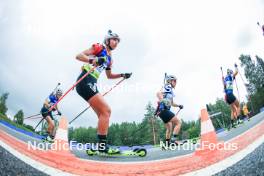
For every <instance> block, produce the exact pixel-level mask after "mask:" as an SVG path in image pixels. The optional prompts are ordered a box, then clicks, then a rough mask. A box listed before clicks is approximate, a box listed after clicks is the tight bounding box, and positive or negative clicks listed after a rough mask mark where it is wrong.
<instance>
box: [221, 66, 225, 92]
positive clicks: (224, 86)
mask: <svg viewBox="0 0 264 176" xmlns="http://www.w3.org/2000/svg"><path fill="white" fill-rule="evenodd" d="M220 69H221V73H222V82H223V86H224V91H225V89H226V86H225V81H224V73H223V68H222V67H220Z"/></svg>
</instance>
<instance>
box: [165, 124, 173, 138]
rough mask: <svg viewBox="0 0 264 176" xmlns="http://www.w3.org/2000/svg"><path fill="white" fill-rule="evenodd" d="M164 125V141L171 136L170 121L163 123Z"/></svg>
mask: <svg viewBox="0 0 264 176" xmlns="http://www.w3.org/2000/svg"><path fill="white" fill-rule="evenodd" d="M165 127H166V141H167V140H170V138H171V132H172V123H171V122H168V123H166V124H165Z"/></svg>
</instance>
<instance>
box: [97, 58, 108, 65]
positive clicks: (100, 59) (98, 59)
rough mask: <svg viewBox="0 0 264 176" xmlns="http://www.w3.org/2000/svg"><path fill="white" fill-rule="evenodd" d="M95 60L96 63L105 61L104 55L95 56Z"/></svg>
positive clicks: (99, 63) (100, 63)
mask: <svg viewBox="0 0 264 176" xmlns="http://www.w3.org/2000/svg"><path fill="white" fill-rule="evenodd" d="M95 61H96V64H97V65H102V64H103V63H105V62H106V57H96V59H95Z"/></svg>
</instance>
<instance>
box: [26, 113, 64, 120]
mask: <svg viewBox="0 0 264 176" xmlns="http://www.w3.org/2000/svg"><path fill="white" fill-rule="evenodd" d="M57 115H59V114H55V115H52V116H53V117H54V116H57ZM39 118H42V116H36V117H32V118H30V119H24V120H34V119H39Z"/></svg>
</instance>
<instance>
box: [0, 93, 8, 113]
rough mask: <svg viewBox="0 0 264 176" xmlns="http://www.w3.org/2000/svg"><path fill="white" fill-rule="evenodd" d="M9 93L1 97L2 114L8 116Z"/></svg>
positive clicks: (0, 107)
mask: <svg viewBox="0 0 264 176" xmlns="http://www.w3.org/2000/svg"><path fill="white" fill-rule="evenodd" d="M8 95H9V93H3V94H2V95H1V97H0V113H1V114H4V115H6V112H7V110H8V109H7V107H6V100H7V98H8Z"/></svg>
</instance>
